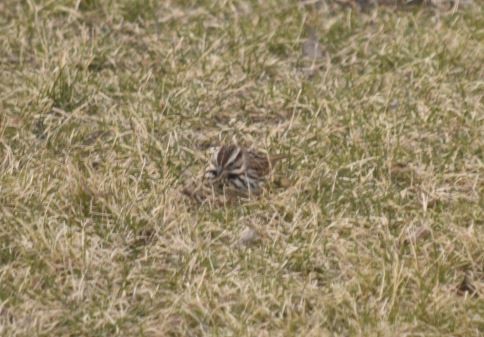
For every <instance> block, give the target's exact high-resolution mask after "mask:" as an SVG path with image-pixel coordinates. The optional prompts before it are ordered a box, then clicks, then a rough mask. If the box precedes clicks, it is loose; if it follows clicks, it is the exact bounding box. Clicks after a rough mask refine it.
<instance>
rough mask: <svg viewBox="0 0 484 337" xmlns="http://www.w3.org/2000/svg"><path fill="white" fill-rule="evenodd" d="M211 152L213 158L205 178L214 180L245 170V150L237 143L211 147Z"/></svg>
mask: <svg viewBox="0 0 484 337" xmlns="http://www.w3.org/2000/svg"><path fill="white" fill-rule="evenodd" d="M210 152H211V160H210V165H209V167H208V168H207V170H206V171H205V176H204V178H205V179H207V180H209V181H212V182H214V181H218V180H221V179H223V178H225V177H226V176H228V175H231V174H238V173H240V172H242V171H243V150H242V149H241V148H239V147H237V146H235V145H222V146H219V147H217V148H214V149H211V151H210ZM239 171H240V172H239Z"/></svg>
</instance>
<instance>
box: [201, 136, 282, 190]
mask: <svg viewBox="0 0 484 337" xmlns="http://www.w3.org/2000/svg"><path fill="white" fill-rule="evenodd" d="M212 152H213V154H212V157H211V159H210V163H209V165H208V167H207V169H206V170H205V174H204V180H206V181H207V182H208V183H209V184H210V185H212V186H213V187H216V188H221V189H223V190H224V191H226V190H229V191H231V192H235V193H236V194H239V195H245V196H250V195H258V194H260V193H261V192H262V190H263V185H264V182H265V181H266V178H267V176H268V175H269V173H270V172H271V170H272V167H273V166H274V165H275V164H276V162H278V161H279V160H281V159H283V158H285V156H283V155H277V156H269V155H267V154H265V153H263V152H261V151H258V150H255V149H246V148H243V147H240V146H237V145H225V144H224V145H221V146H219V147H215V148H213V149H212Z"/></svg>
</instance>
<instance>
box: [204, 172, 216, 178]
mask: <svg viewBox="0 0 484 337" xmlns="http://www.w3.org/2000/svg"><path fill="white" fill-rule="evenodd" d="M216 177H217V171H215V170H209V171H207V172H206V173H205V178H207V179H214V178H216Z"/></svg>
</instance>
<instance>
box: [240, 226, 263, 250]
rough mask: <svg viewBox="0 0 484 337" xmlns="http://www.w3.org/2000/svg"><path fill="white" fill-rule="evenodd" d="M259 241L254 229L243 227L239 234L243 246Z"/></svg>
mask: <svg viewBox="0 0 484 337" xmlns="http://www.w3.org/2000/svg"><path fill="white" fill-rule="evenodd" d="M259 241H260V235H259V234H258V233H257V231H255V230H254V229H252V228H250V227H247V228H246V229H244V231H243V232H242V234H240V240H239V242H240V244H241V245H243V246H246V247H247V246H251V245H253V244H255V243H257V242H259Z"/></svg>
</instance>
